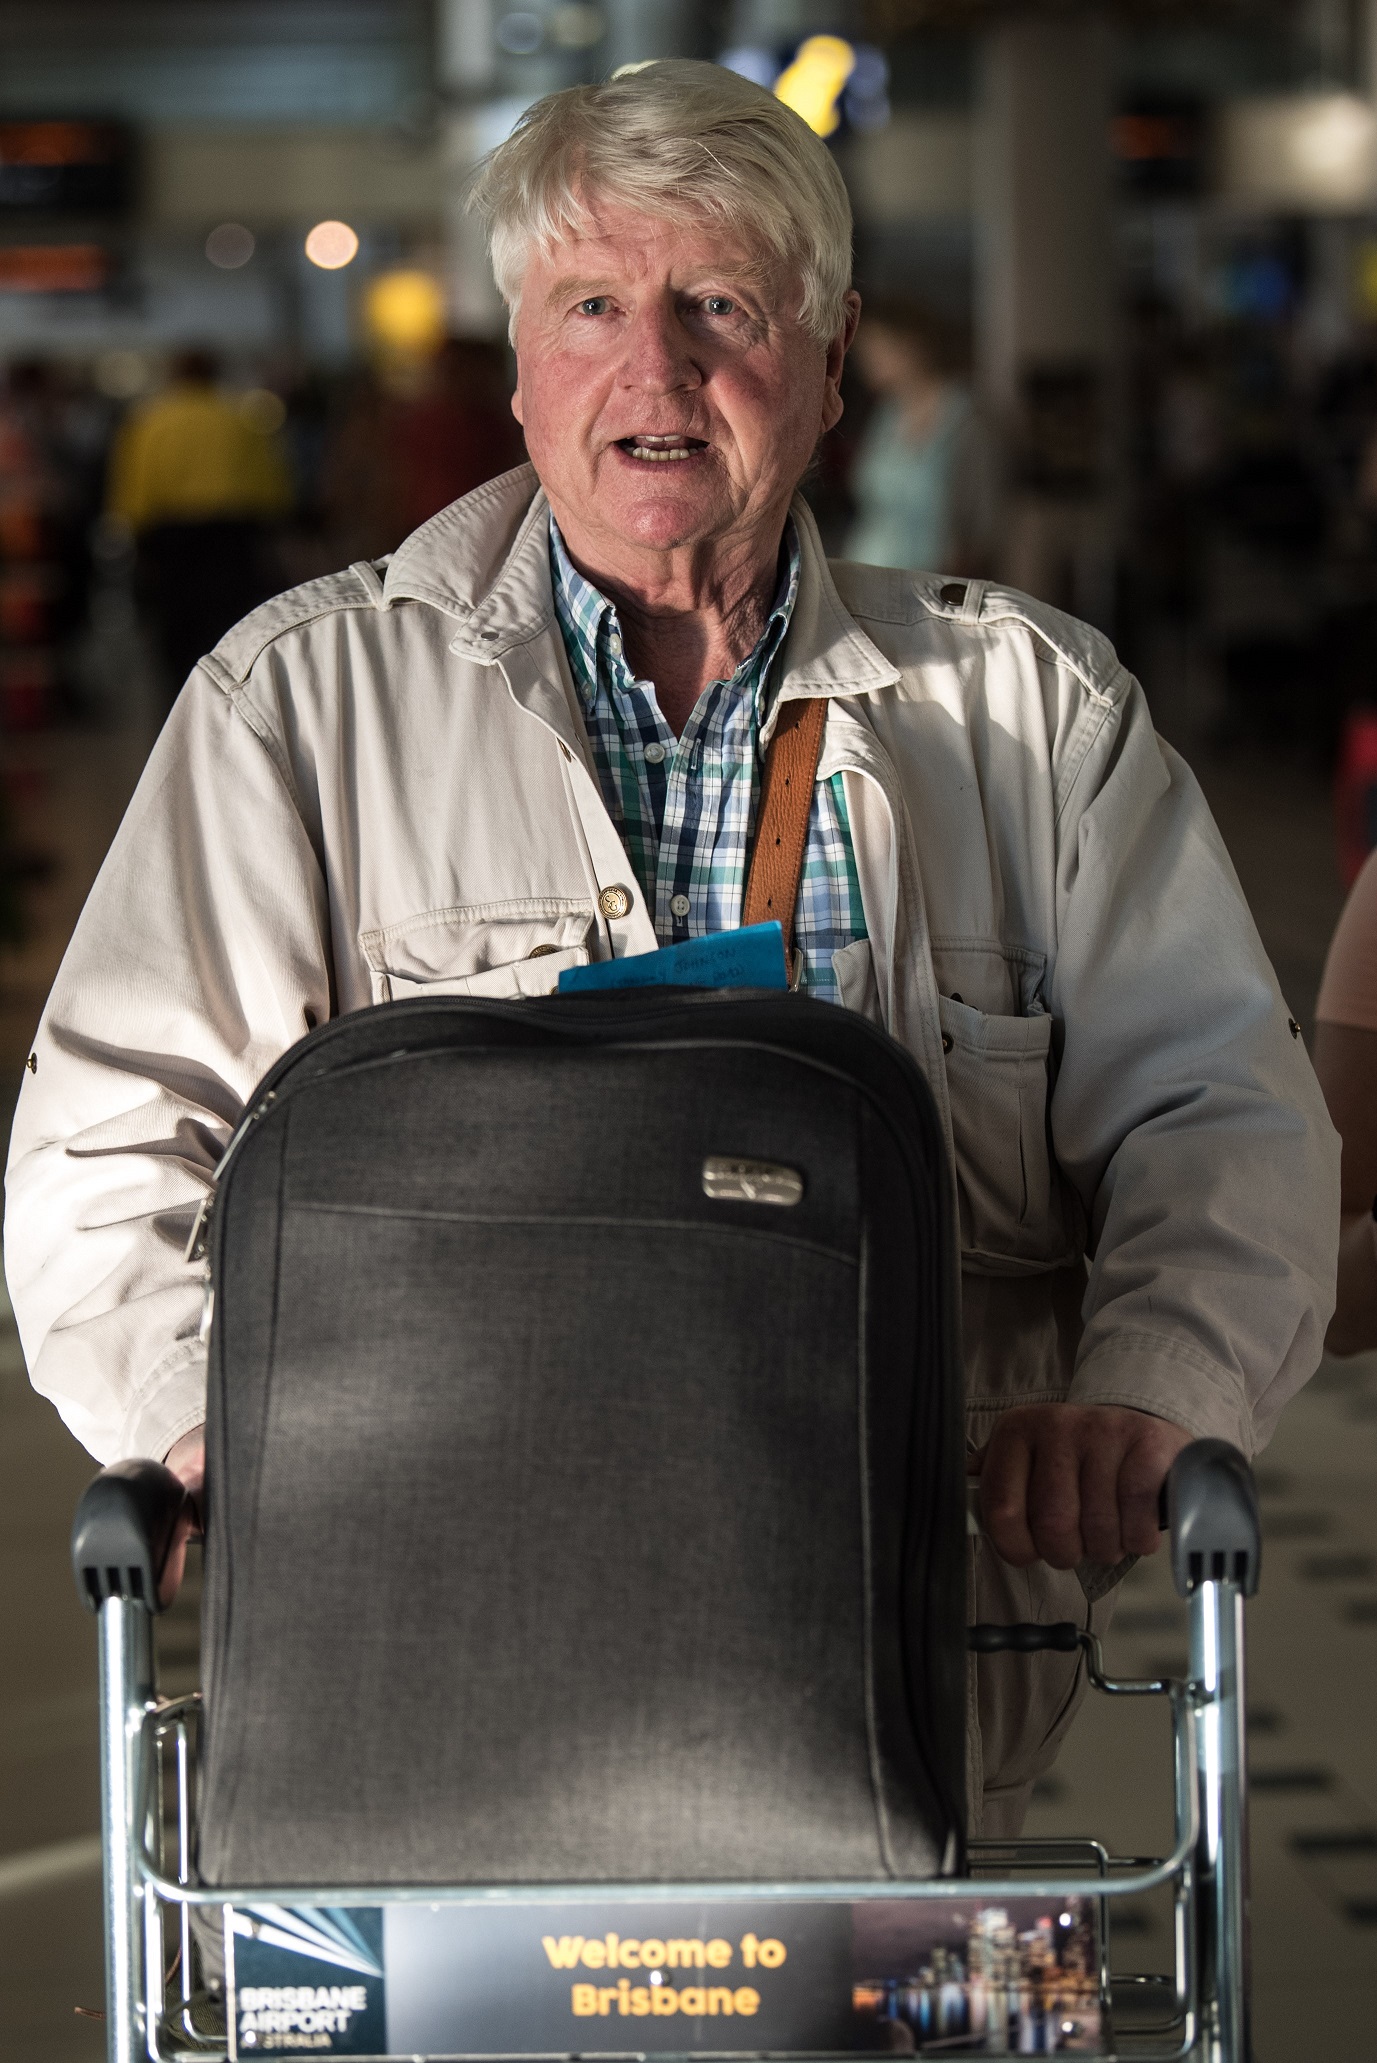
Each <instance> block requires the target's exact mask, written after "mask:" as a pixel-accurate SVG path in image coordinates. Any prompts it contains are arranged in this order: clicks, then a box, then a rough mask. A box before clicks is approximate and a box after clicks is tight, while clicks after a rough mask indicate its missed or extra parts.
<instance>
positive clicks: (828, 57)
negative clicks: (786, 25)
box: [775, 36, 856, 136]
mask: <svg viewBox="0 0 1377 2063" xmlns="http://www.w3.org/2000/svg"><path fill="white" fill-rule="evenodd" d="M855 69H856V53H855V51H854V50H853V49H852V48H851V45H850V44H849V43H848V42H847V41H846V40H845V38H844V37H842V36H810V37H809V38H808V40H807V42H805V43H801V44H800V45H799V47H798V52H797V55H796V56H795V58H794V61H793V63H792V64H791V65H790V66H789V67H788V68H787V70H785V71H782V72H781V73H780V75H779V77H778V78H777V79H776V80H775V98H776V100H782V101H783V102H784V105H785V106H786V107H791V108H792V109H793V110H794V113H795V114H796V115H802V117H803V119H804V121H805V122H806V123H807V124H808V127H809V128H810V129H811V130H813V132H814V133H815V134H816V135H818V136H830V135H831V134H832V132H833V130H834V129H835V128H836V127H837V124H838V123H839V122H840V120H841V116H840V115H839V114H838V113H837V102H838V101H839V100H840V99H841V96H842V89H843V87H844V86H845V85H846V82H847V80H848V79H849V78H850V77H851V74H852V72H853V71H854V70H855Z"/></svg>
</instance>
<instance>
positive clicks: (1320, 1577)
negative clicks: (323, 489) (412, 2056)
mask: <svg viewBox="0 0 1377 2063" xmlns="http://www.w3.org/2000/svg"><path fill="white" fill-rule="evenodd" d="M1176 714H1177V712H1175V711H1172V710H1170V709H1166V708H1161V709H1159V721H1161V722H1162V723H1163V726H1164V728H1167V729H1168V730H1171V731H1176V732H1178V734H1179V732H1180V730H1181V729H1183V728H1186V727H1184V726H1181V725H1179V724H1178V723H1176V722H1173V721H1172V719H1173V718H1174V717H1175V716H1176ZM147 732H148V725H147V723H146V722H144V721H141V720H136V721H135V722H134V723H132V724H130V725H128V726H125V727H122V728H119V729H116V730H113V731H110V732H105V733H94V732H79V731H74V732H72V733H70V734H65V735H64V734H53V735H50V736H47V737H44V738H41V739H35V740H32V741H29V742H27V743H21V742H20V741H11V742H10V743H9V745H8V746H7V748H6V751H7V762H8V765H9V767H10V769H11V770H12V772H13V774H17V776H18V781H17V787H18V792H19V796H20V802H21V808H22V810H23V814H24V825H23V829H24V830H25V834H26V836H27V838H28V840H29V842H30V843H31V844H32V845H33V846H34V847H35V848H36V849H41V850H43V851H44V852H46V853H48V854H50V855H51V856H52V858H53V860H54V861H55V863H56V864H55V866H54V869H53V871H52V872H51V874H50V875H49V877H48V879H47V880H46V881H45V882H43V883H42V884H40V886H39V888H38V889H37V890H36V892H35V916H36V920H37V923H36V933H35V937H34V939H33V942H32V944H31V946H30V947H29V948H28V949H27V951H26V952H25V954H24V955H23V956H15V955H10V956H9V958H8V959H4V960H0V1082H6V1083H9V1084H11V1085H13V1084H14V1083H15V1082H16V1081H17V1080H18V1078H19V1070H20V1068H21V1066H22V1063H23V1057H24V1054H25V1052H26V1051H27V1042H28V1039H29V1037H30V1034H31V1032H32V1029H33V1024H34V1022H35V1020H36V1018H37V1014H38V1009H39V1007H40V1005H41V1002H42V996H43V993H44V991H45V988H46V985H47V982H48V980H49V979H50V978H51V972H52V968H53V966H54V965H55V962H56V957H57V955H58V954H59V953H60V951H61V947H62V943H63V940H64V939H65V936H66V933H67V930H68V929H69V928H70V924H71V922H72V919H73V917H74V916H75V913H76V910H77V908H78V907H79V905H80V901H81V897H82V895H83V894H84V892H85V888H86V885H87V883H88V882H89V880H90V877H91V874H92V872H93V871H94V868H95V866H96V864H97V863H98V861H99V857H100V854H101V852H102V851H103V849H104V846H105V843H106V842H107V841H108V838H109V836H110V833H111V831H112V830H113V827H114V824H115V822H116V821H117V819H118V815H119V811H120V808H121V807H122V803H123V798H124V796H125V794H126V793H127V791H128V787H129V785H130V783H131V781H132V779H133V778H134V776H135V773H136V771H137V766H138V762H139V758H140V755H141V752H142V750H143V747H144V744H145V742H146V737H147ZM1188 749H1189V746H1188ZM1192 757H1193V760H1194V762H1195V763H1196V764H1197V767H1198V770H1199V772H1200V774H1201V777H1202V779H1203V781H1204V784H1205V787H1206V789H1207V792H1208V793H1209V795H1210V798H1211V801H1212V802H1213V804H1214V806H1215V809H1216V812H1217V815H1218V817H1219V820H1220V824H1221V827H1222V829H1223V831H1224V835H1225V838H1226V840H1227V842H1228V844H1229V847H1230V850H1231V852H1232V854H1233V857H1234V861H1235V864H1236V866H1237V868H1238V871H1239V874H1240V877H1241V879H1242V881H1243V884H1244V888H1245V891H1246V892H1247V894H1248V896H1249V899H1250V901H1251V903H1252V906H1253V909H1254V912H1255V914H1256V917H1257V920H1258V924H1259V927H1260V929H1261V931H1262V934H1263V937H1264V939H1265V941H1266V943H1267V945H1268V948H1269V950H1270V952H1271V953H1272V956H1273V959H1274V961H1275V963H1276V965H1277V969H1278V972H1279V975H1280V977H1281V981H1282V986H1283V989H1284V990H1285V992H1286V995H1287V998H1288V1001H1289V1002H1290V1004H1291V1006H1292V1008H1293V1009H1294V1010H1295V1012H1296V1014H1297V1016H1298V1017H1300V1018H1301V1020H1302V1022H1303V1023H1305V1024H1306V1025H1307V1027H1308V1024H1309V1020H1310V1014H1311V1010H1312V1008H1313V1001H1314V994H1315V988H1316V984H1317V981H1318V977H1319V970H1320V966H1321V963H1322V960H1323V955H1324V948H1325V943H1326V941H1327V939H1328V936H1329V932H1330V929H1331V928H1332V924H1333V921H1334V918H1335V916H1336V914H1337V911H1338V907H1339V902H1340V895H1339V891H1338V889H1337V887H1336V885H1335V880H1334V872H1333V858H1332V839H1331V833H1330V826H1329V813H1328V802H1327V797H1326V795H1325V792H1324V789H1323V786H1322V785H1321V783H1320V782H1319V781H1318V780H1317V779H1315V778H1314V777H1313V776H1311V775H1309V774H1307V773H1306V771H1305V770H1304V769H1303V768H1302V767H1299V766H1297V765H1295V764H1294V763H1288V762H1286V761H1284V760H1282V759H1280V758H1277V757H1273V758H1250V757H1247V756H1240V755H1238V754H1233V755H1231V756H1230V757H1229V758H1227V759H1221V758H1218V757H1212V756H1211V755H1209V754H1208V753H1192ZM0 1454H3V1457H4V1470H5V1495H4V1497H3V1499H0V1547H2V1548H3V1554H4V1563H3V1566H4V1569H5V1572H6V1579H7V1580H6V1581H5V1582H4V1584H3V1586H2V1587H0V1652H3V1654H4V1656H5V1665H6V1666H5V1668H4V1670H3V1672H0V2057H3V2058H4V2059H5V2063H96V2059H98V2058H99V2057H100V2056H102V2055H103V2053H104V2041H103V2029H102V2027H101V2024H100V2021H99V2020H98V2019H94V2018H91V2017H87V2016H86V2015H85V2014H83V2013H82V2012H81V2011H80V2010H79V2009H82V2008H85V2009H88V2011H89V2009H92V2008H95V2009H98V2008H99V2006H100V2003H101V1992H102V1976H101V1951H100V1937H99V1905H100V1888H99V1840H98V1834H97V1829H98V1825H99V1817H98V1814H99V1785H98V1774H97V1766H96V1705H95V1641H94V1623H93V1621H92V1620H91V1619H90V1618H89V1617H87V1615H86V1614H85V1613H83V1612H82V1611H81V1610H80V1609H79V1608H78V1606H77V1603H76V1599H75V1595H74V1593H73V1590H72V1585H71V1578H70V1575H69V1573H68V1568H67V1561H66V1552H67V1530H68V1525H69V1521H70V1514H71V1509H72V1505H73V1502H74V1500H75V1497H76V1494H77V1492H78V1490H79V1488H80V1486H81V1484H82V1483H83V1482H84V1481H85V1479H86V1477H87V1476H88V1474H89V1473H90V1470H91V1466H92V1464H91V1463H90V1461H89V1459H88V1458H87V1457H86V1456H85V1455H84V1454H83V1453H82V1451H81V1450H80V1449H79V1448H78V1447H77V1446H76V1444H75V1442H73V1441H72V1440H71V1439H70V1437H69V1436H68V1435H67V1433H66V1432H65V1431H64V1429H63V1427H62V1425H61V1424H60V1422H59V1421H58V1419H57V1417H56V1416H55V1414H54V1413H53V1412H52V1410H51V1409H50V1407H49V1406H47V1405H46V1404H44V1403H43V1402H42V1401H41V1400H39V1399H37V1398H36V1397H34V1395H33V1393H32V1392H31V1391H30V1390H29V1388H28V1385H27V1383H26V1381H25V1377H24V1370H23V1365H22V1361H21V1358H20V1354H19V1349H18V1343H17V1341H16V1339H15V1336H14V1332H13V1327H12V1324H11V1322H10V1319H9V1313H8V1307H7V1305H6V1304H5V1303H4V1301H3V1293H2V1292H0ZM1261 1482H1262V1489H1263V1496H1264V1509H1265V1513H1266V1522H1267V1523H1266V1540H1267V1551H1266V1559H1265V1567H1264V1580H1263V1588H1262V1593H1261V1596H1260V1597H1259V1599H1258V1601H1257V1602H1256V1604H1255V1605H1254V1606H1253V1607H1252V1608H1251V1609H1250V1613H1249V1639H1250V1697H1251V1704H1252V1725H1251V1728H1250V1735H1249V1743H1250V1755H1251V1764H1252V1782H1251V1790H1252V1840H1253V1938H1254V1963H1255V1998H1256V2036H1257V2044H1256V2045H1257V2056H1258V2059H1259V2063H1302V2059H1303V2063H1311V2059H1314V2063H1360V2059H1361V2063H1368V2059H1370V2058H1371V2057H1372V2056H1373V2054H1374V2053H1375V2052H1377V2043H1375V2042H1374V2037H1373V2034H1372V2032H1371V2026H1372V2007H1371V2000H1370V1994H1371V1988H1372V1981H1373V1975H1372V1973H1373V1970H1374V1967H1375V1964H1374V1951H1377V1772H1375V1771H1374V1768H1373V1755H1372V1748H1373V1727H1372V1720H1371V1714H1372V1712H1373V1710H1374V1708H1377V1505H1375V1504H1374V1497H1373V1492H1374V1488H1375V1487H1377V1356H1374V1357H1372V1358H1371V1359H1370V1360H1359V1361H1355V1362H1351V1363H1346V1364H1327V1365H1326V1366H1325V1367H1324V1368H1323V1369H1322V1370H1321V1372H1320V1374H1319V1375H1318V1376H1317V1377H1316V1378H1315V1380H1314V1382H1312V1383H1311V1385H1310V1386H1309V1388H1308V1389H1307V1390H1306V1391H1305V1393H1304V1394H1303V1395H1302V1396H1301V1397H1300V1398H1299V1399H1298V1400H1297V1401H1296V1402H1295V1403H1294V1404H1293V1405H1292V1406H1291V1408H1290V1409H1289V1411H1288V1412H1287V1413H1286V1415H1285V1417H1284V1418H1283V1420H1282V1424H1281V1428H1280V1430H1279V1432H1278V1433H1277V1436H1276V1438H1275V1439H1274V1441H1273V1443H1272V1445H1271V1447H1270V1448H1269V1449H1268V1451H1267V1453H1266V1455H1265V1456H1264V1457H1263V1460H1262V1464H1261ZM161 1646H162V1651H163V1654H164V1660H165V1673H166V1678H167V1682H168V1687H169V1688H173V1689H179V1688H184V1687H189V1686H190V1684H191V1682H192V1681H193V1680H194V1673H195V1664H196V1612H195V1600H194V1595H188V1597H187V1598H186V1600H185V1602H184V1604H183V1605H181V1606H179V1608H178V1609H177V1610H176V1611H175V1612H174V1613H173V1614H170V1615H169V1617H168V1618H167V1619H166V1620H164V1621H163V1622H162V1626H161ZM1109 1659H1110V1662H1111V1664H1112V1665H1113V1666H1114V1667H1115V1668H1116V1669H1118V1670H1120V1671H1121V1672H1123V1673H1126V1674H1128V1673H1133V1674H1137V1673H1152V1674H1156V1673H1160V1672H1162V1671H1164V1670H1167V1671H1172V1672H1175V1671H1178V1670H1180V1669H1181V1668H1182V1667H1183V1666H1184V1662H1185V1639H1184V1611H1183V1608H1182V1607H1181V1605H1180V1604H1179V1603H1178V1601H1177V1600H1176V1598H1175V1595H1174V1593H1173V1591H1172V1589H1171V1586H1170V1582H1169V1580H1168V1577H1167V1572H1166V1569H1165V1566H1164V1564H1163V1561H1162V1558H1161V1557H1160V1556H1159V1557H1157V1558H1156V1559H1155V1560H1154V1561H1152V1562H1148V1563H1144V1564H1142V1565H1140V1566H1139V1568H1138V1569H1137V1570H1135V1571H1134V1573H1133V1574H1132V1576H1131V1577H1130V1578H1129V1580H1128V1582H1127V1584H1126V1586H1125V1590H1124V1595H1123V1602H1122V1605H1121V1607H1120V1611H1119V1614H1118V1618H1117V1621H1116V1624H1115V1628H1114V1632H1113V1634H1112V1636H1111V1640H1110V1645H1109ZM1167 1779H1168V1763H1167V1743H1166V1735H1165V1728H1164V1726H1163V1725H1162V1724H1161V1720H1160V1714H1159V1713H1157V1712H1156V1710H1155V1709H1149V1708H1145V1707H1143V1706H1140V1705H1137V1704H1134V1703H1132V1702H1130V1701H1127V1700H1125V1701H1119V1702H1116V1703H1110V1702H1109V1701H1107V1700H1104V1699H1098V1698H1092V1699H1091V1700H1089V1701H1088V1702H1087V1704H1086V1706H1085V1707H1084V1708H1083V1711H1082V1714H1081V1716H1080V1718H1079V1719H1078V1720H1077V1722H1076V1725H1075V1728H1074V1729H1073V1732H1072V1734H1071V1736H1070V1738H1069V1740H1068V1743H1067V1745H1066V1747H1065V1749H1064V1751H1063V1753H1062V1756H1061V1760H1060V1763H1059V1765H1058V1767H1057V1769H1056V1771H1055V1772H1054V1774H1053V1775H1052V1776H1051V1777H1049V1778H1048V1779H1047V1780H1046V1781H1045V1782H1044V1783H1043V1784H1042V1785H1041V1786H1040V1788H1039V1794H1038V1796H1037V1799H1036V1801H1035V1803H1034V1808H1033V1815H1032V1819H1031V1822H1030V1828H1029V1830H1030V1831H1035V1832H1037V1833H1052V1832H1058V1833H1076V1834H1086V1833H1088V1834H1094V1835H1096V1836H1097V1837H1099V1838H1101V1839H1104V1840H1106V1841H1108V1842H1109V1843H1110V1844H1111V1845H1113V1846H1114V1847H1116V1848H1117V1849H1119V1850H1120V1851H1121V1852H1133V1853H1144V1852H1147V1850H1148V1849H1150V1848H1153V1847H1158V1846H1160V1845H1161V1844H1162V1843H1163V1842H1164V1840H1165V1817H1164V1815H1165V1811H1166V1808H1167V1802H1168V1798H1169V1791H1168V1781H1167ZM1164 1919H1165V1911H1164V1909H1163V1908H1159V1907H1158V1905H1157V1903H1156V1902H1155V1901H1153V1900H1151V1899H1147V1900H1143V1901H1142V1902H1141V1903H1135V1904H1134V1905H1133V1906H1132V1907H1130V1909H1129V1910H1128V1911H1127V1912H1126V1913H1125V1914H1124V1915H1123V1916H1122V1920H1121V1924H1120V1927H1119V1929H1118V1940H1117V1949H1116V1961H1117V1962H1118V1963H1119V1964H1120V1965H1121V1966H1122V1967H1124V1968H1126V1969H1127V1968H1137V1969H1141V1970H1160V1969H1163V1968H1165V1967H1166V1966H1167V1962H1168V1960H1169V1956H1170V1935H1169V1933H1168V1931H1167V1929H1166V1926H1165V1924H1164Z"/></svg>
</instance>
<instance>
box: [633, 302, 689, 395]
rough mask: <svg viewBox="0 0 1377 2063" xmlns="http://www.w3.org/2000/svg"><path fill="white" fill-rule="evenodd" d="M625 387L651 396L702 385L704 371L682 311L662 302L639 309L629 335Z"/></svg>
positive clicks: (677, 391)
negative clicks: (682, 317)
mask: <svg viewBox="0 0 1377 2063" xmlns="http://www.w3.org/2000/svg"><path fill="white" fill-rule="evenodd" d="M621 377H622V384H623V385H624V386H627V387H638V388H641V389H643V390H644V391H645V392H647V393H651V394H674V393H679V392H681V391H682V389H683V388H685V387H697V386H701V384H702V380H703V373H702V368H701V367H700V366H699V364H698V363H697V360H696V358H695V355H694V352H693V339H692V338H691V337H690V335H689V333H688V331H687V330H686V329H685V327H684V324H683V322H682V321H681V320H680V318H679V314H678V311H677V310H676V309H674V308H673V307H669V306H666V305H665V304H664V303H662V302H656V303H652V304H651V305H649V306H647V307H642V308H638V309H637V310H636V313H635V314H634V315H633V317H632V319H631V323H630V325H629V328H628V330H627V332H626V348H625V351H624V353H623V357H622V372H621Z"/></svg>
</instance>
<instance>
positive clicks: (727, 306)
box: [703, 294, 736, 315]
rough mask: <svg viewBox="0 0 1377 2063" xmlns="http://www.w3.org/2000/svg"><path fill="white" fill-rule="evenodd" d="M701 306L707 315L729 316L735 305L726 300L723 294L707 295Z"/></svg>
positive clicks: (733, 302)
mask: <svg viewBox="0 0 1377 2063" xmlns="http://www.w3.org/2000/svg"><path fill="white" fill-rule="evenodd" d="M703 306H704V307H705V308H706V309H707V311H708V314H709V315H730V314H731V312H732V310H733V309H734V308H735V307H736V303H735V301H730V300H728V298H727V296H726V295H725V294H709V295H708V297H707V299H706V301H704V303H703Z"/></svg>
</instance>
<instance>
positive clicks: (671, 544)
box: [601, 481, 732, 552]
mask: <svg viewBox="0 0 1377 2063" xmlns="http://www.w3.org/2000/svg"><path fill="white" fill-rule="evenodd" d="M705 484H706V483H705ZM601 520H602V522H603V524H604V525H605V526H606V528H607V529H609V530H612V531H615V532H616V533H617V535H618V536H620V537H622V538H624V539H625V540H626V542H627V543H628V544H631V545H637V546H639V547H640V549H641V550H642V551H656V552H669V551H674V550H676V549H678V548H679V547H681V546H684V545H693V544H701V543H702V542H703V541H704V540H705V539H707V538H710V537H716V536H718V535H719V534H720V533H721V532H722V531H724V530H726V529H728V528H729V527H730V524H731V521H732V511H731V509H730V508H729V507H727V506H725V505H724V504H723V502H722V500H721V497H720V496H719V495H717V494H713V493H702V492H695V491H694V488H693V485H692V483H690V482H688V481H685V482H684V484H683V485H682V486H679V485H678V484H677V483H675V482H671V481H666V483H665V484H664V486H663V487H662V486H660V485H659V483H658V482H656V484H655V485H654V486H650V487H645V488H641V489H640V490H639V491H638V492H637V493H635V494H627V495H613V496H612V497H610V506H606V507H604V508H603V509H602V511H601Z"/></svg>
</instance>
